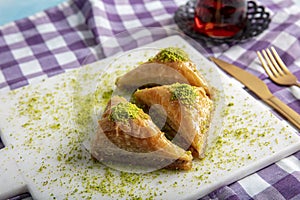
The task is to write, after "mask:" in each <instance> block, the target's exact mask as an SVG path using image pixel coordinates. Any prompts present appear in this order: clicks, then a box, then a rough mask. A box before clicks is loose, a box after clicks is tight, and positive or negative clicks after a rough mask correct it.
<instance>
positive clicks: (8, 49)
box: [0, 0, 300, 200]
mask: <svg viewBox="0 0 300 200" xmlns="http://www.w3.org/2000/svg"><path fill="white" fill-rule="evenodd" d="M257 2H258V3H259V4H262V5H264V6H265V7H266V8H267V9H268V11H269V12H270V13H271V16H272V21H271V24H270V26H269V29H268V30H266V31H264V32H263V33H262V34H260V35H259V36H257V37H255V38H253V39H250V40H249V41H247V42H245V43H242V44H238V45H234V46H228V45H220V46H204V48H205V50H206V56H211V55H213V56H216V57H219V58H221V59H224V60H227V61H229V62H231V63H234V64H236V65H238V66H240V67H242V68H244V69H246V70H247V71H249V72H251V73H253V74H255V75H256V76H258V77H259V78H261V79H263V80H264V81H265V82H266V83H267V84H268V86H269V88H270V90H271V91H272V92H273V93H274V95H275V96H277V97H278V98H279V99H281V100H282V101H283V102H285V103H286V104H288V105H289V106H290V107H291V108H293V109H294V110H296V111H297V112H298V113H300V101H299V100H297V99H296V98H295V97H294V96H293V95H292V94H291V92H290V90H289V88H287V87H281V86H278V85H275V84H274V83H272V82H271V81H270V80H269V79H268V77H267V75H266V74H265V73H264V71H263V69H262V68H261V66H260V64H259V63H258V62H259V61H258V59H257V57H256V51H257V50H261V49H263V48H266V47H269V46H271V45H272V46H274V47H275V48H276V49H277V50H278V52H279V54H280V55H281V57H282V58H283V60H284V62H285V63H286V64H287V65H288V66H289V69H290V70H291V71H292V72H293V73H294V74H295V75H296V76H297V77H298V78H299V79H300V8H299V7H297V5H294V4H293V2H292V1H290V0H265V1H257ZM185 3H186V0H185V1H182V0H162V1H152V0H123V1H121V0H102V1H100V0H74V1H68V2H65V3H63V4H60V5H59V6H57V7H54V8H51V9H48V10H45V11H43V12H40V13H38V14H36V15H34V16H30V17H28V18H25V19H21V20H18V21H15V22H12V23H9V24H7V25H5V26H2V27H0V69H1V70H0V92H6V91H8V90H13V89H16V88H20V87H23V86H25V85H28V84H31V83H33V82H39V81H40V80H42V79H45V78H47V77H50V76H55V75H57V74H60V73H63V72H65V71H67V70H69V69H73V68H78V67H80V66H82V64H83V63H85V58H86V57H87V56H88V55H91V54H95V49H97V55H95V57H94V58H93V59H94V60H95V59H99V58H104V57H106V56H109V55H111V54H112V53H113V52H114V49H115V48H122V49H126V48H127V47H128V45H132V46H131V47H134V46H138V45H139V43H138V42H137V43H136V44H126V43H122V42H120V41H116V42H115V43H113V44H107V43H106V41H107V40H109V39H112V38H114V37H115V36H116V34H119V33H121V32H123V31H126V30H131V29H133V28H137V27H168V28H171V29H175V30H176V29H178V28H177V26H176V24H175V23H174V20H173V15H174V12H175V11H176V10H177V8H178V7H179V6H180V5H183V4H185ZM163 36H164V35H163V34H157V35H154V36H153V35H152V37H153V38H155V37H157V38H159V37H163ZM136 39H137V41H139V39H140V40H141V38H136ZM93 59H92V60H89V61H93ZM0 147H1V145H0ZM203 199H276V200H277V199H300V152H297V153H295V154H294V155H291V156H289V157H288V158H286V159H283V160H281V161H279V162H277V163H274V164H272V165H270V166H268V167H266V168H264V169H262V170H260V171H258V172H256V173H255V174H253V175H250V176H248V177H246V178H244V179H242V180H240V181H237V182H235V183H233V184H231V185H228V186H224V187H222V188H220V189H218V190H216V191H214V192H212V193H211V194H209V195H207V196H205V197H203Z"/></svg>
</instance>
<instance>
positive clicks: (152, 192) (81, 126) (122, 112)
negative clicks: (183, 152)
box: [3, 48, 290, 199]
mask: <svg viewBox="0 0 300 200" xmlns="http://www.w3.org/2000/svg"><path fill="white" fill-rule="evenodd" d="M178 52H179V53H178ZM178 55H180V56H178ZM173 56H174V57H173ZM158 57H159V59H162V60H163V61H169V60H173V61H176V60H178V59H180V60H182V59H183V60H185V58H186V56H182V52H181V50H179V49H174V48H167V49H165V50H163V51H162V52H161V53H160V54H159V56H158ZM115 69H116V71H115V73H109V74H108V73H107V74H105V76H104V77H106V78H104V79H103V78H102V79H101V80H100V79H99V77H98V74H95V73H92V72H91V71H92V70H91V69H90V68H88V67H86V68H85V73H86V74H85V75H84V81H83V82H84V84H86V85H89V84H90V83H89V81H91V80H92V82H93V83H95V81H96V82H99V83H101V87H99V88H98V89H97V90H96V91H95V92H94V93H89V94H86V95H82V94H81V91H82V90H84V89H82V87H81V85H82V81H81V82H78V79H73V78H70V77H72V73H71V75H70V74H68V76H62V77H63V78H61V82H60V83H58V84H57V85H56V86H55V89H54V90H53V89H51V90H49V91H46V92H45V93H40V92H39V91H41V88H40V86H34V85H32V86H29V87H24V88H21V94H25V95H21V96H19V97H18V96H16V94H18V91H12V92H10V93H9V95H7V98H6V99H3V102H5V101H6V102H11V101H12V100H17V103H16V106H15V107H14V110H13V112H12V114H11V115H10V117H8V120H9V121H11V122H14V121H15V116H21V117H26V118H27V119H28V120H27V121H26V122H24V123H23V124H21V126H22V128H23V130H24V131H23V132H22V133H9V135H10V137H14V138H15V140H18V138H19V137H20V134H23V135H24V134H25V133H26V134H25V136H24V137H25V139H26V140H25V141H24V143H20V144H16V145H12V147H11V148H16V149H27V150H28V151H34V152H36V153H38V154H41V153H43V148H45V147H44V146H41V144H44V145H46V144H48V143H47V142H46V143H45V141H44V140H48V139H51V138H53V139H55V142H56V143H57V142H59V143H60V144H59V147H58V148H57V149H52V150H51V151H53V152H56V153H54V155H55V154H56V157H54V158H53V157H52V156H51V155H44V154H43V155H42V156H43V158H42V159H41V160H39V161H38V162H35V165H40V167H39V168H38V170H37V172H38V173H41V174H39V176H40V177H42V178H43V180H44V182H43V183H42V184H41V183H40V182H39V180H40V179H35V177H31V178H32V179H33V181H34V182H35V183H36V184H37V185H41V187H38V189H39V190H41V191H42V192H43V190H45V187H47V188H48V189H49V188H53V187H54V185H58V186H59V187H61V188H64V190H65V191H66V192H67V191H69V192H67V193H66V194H65V198H64V199H92V198H93V196H94V194H97V193H100V194H103V195H107V196H110V197H116V195H117V196H119V197H120V198H126V199H154V198H159V196H161V195H163V193H164V192H166V191H167V190H168V189H169V188H170V187H175V188H176V189H179V188H181V187H187V185H186V184H190V183H187V182H186V178H187V177H186V176H187V175H188V174H189V173H183V172H180V171H169V170H159V171H155V172H151V173H147V174H142V175H141V174H134V173H127V172H119V171H115V170H114V169H111V168H108V167H105V166H103V165H101V164H99V163H98V162H95V161H93V160H92V159H91V158H90V155H88V153H87V152H85V151H83V150H82V142H83V141H84V140H85V139H86V133H87V131H88V129H89V128H87V127H88V124H89V122H90V121H92V117H91V116H92V115H93V110H94V108H95V107H96V108H102V109H103V108H104V107H105V105H106V104H107V102H108V101H109V98H110V97H111V95H112V88H113V84H112V81H111V80H115V79H116V78H117V77H118V76H119V75H120V74H122V73H124V66H115ZM126 69H127V70H128V68H126ZM68 85H71V87H73V88H75V91H77V92H76V93H75V94H66V95H69V96H67V97H63V98H61V99H60V100H59V101H57V99H58V98H60V97H61V96H62V95H59V91H61V90H62V89H64V90H67V86H68ZM43 90H45V89H43ZM32 91H34V92H32ZM173 93H174V97H176V98H179V99H183V101H186V103H191V101H192V100H193V99H194V98H195V94H194V93H193V89H191V88H189V87H188V86H185V85H174V86H173ZM16 98H17V99H16ZM72 98H73V99H74V102H73V104H74V105H72V103H71V104H70V101H69V99H72ZM225 98H226V101H227V102H228V101H229V102H230V103H228V106H227V107H226V108H225V109H224V111H223V115H224V116H223V117H224V122H225V121H226V124H223V127H224V129H223V131H222V132H221V133H218V134H219V136H218V137H217V139H216V141H215V143H214V144H213V145H211V146H209V147H208V149H207V151H206V157H205V158H204V159H203V160H201V161H197V162H196V161H195V163H194V164H195V165H194V167H193V170H192V172H193V175H192V176H191V177H193V178H191V177H190V176H189V181H190V182H191V183H196V184H197V185H199V187H201V185H202V184H207V183H210V182H208V180H209V179H211V175H212V174H214V173H220V171H221V172H222V173H226V171H231V170H232V169H235V168H240V167H242V166H244V165H245V163H249V162H252V161H253V160H256V159H257V158H256V157H253V156H252V155H251V154H249V152H247V151H246V150H245V148H244V147H245V146H255V147H256V149H257V151H260V150H262V149H266V148H269V151H270V152H269V154H271V153H272V152H273V149H272V147H269V142H264V139H265V138H269V137H273V138H275V142H276V143H278V139H277V135H276V136H275V135H274V133H273V128H271V126H269V124H268V122H266V123H261V122H260V121H258V120H253V119H256V118H257V113H253V112H252V111H251V110H250V109H248V105H247V104H246V102H247V101H244V107H243V109H242V110H239V112H238V113H239V115H233V114H230V113H232V111H233V110H234V109H235V108H234V102H235V100H234V97H232V96H228V97H227V96H226V97H225ZM74 107H75V108H76V109H77V115H75V116H74V115H72V114H67V115H68V116H67V117H66V116H65V115H62V114H61V113H63V114H65V113H73V112H74ZM127 107H129V108H130V109H126V108H127ZM124 108H125V109H124ZM115 111H116V112H115V115H113V117H112V118H114V119H116V120H119V119H123V118H124V116H125V118H127V117H129V118H130V117H136V116H137V115H139V113H140V111H139V110H138V109H137V108H136V107H134V106H132V105H130V104H127V105H125V104H122V105H120V106H119V107H116V108H115ZM117 111H118V112H117ZM240 113H242V115H241V114H240ZM47 116H48V117H49V116H50V117H53V120H52V122H48V120H45V119H44V118H45V117H47ZM262 116H265V115H262ZM72 117H73V121H75V122H76V124H77V127H75V128H74V127H70V126H69V125H68V123H67V122H66V120H69V119H72ZM41 122H42V123H41ZM12 124H15V123H12ZM39 124H40V125H39ZM237 124H238V125H239V127H238V128H234V127H236V125H237ZM249 124H251V125H252V126H251V128H249ZM217 130H219V129H218V128H217ZM257 130H264V132H263V134H262V133H261V131H257ZM53 133H59V135H61V136H60V137H61V140H59V141H57V139H56V137H54V136H55V135H56V134H53ZM214 134H216V133H214ZM277 134H278V133H277ZM280 134H283V135H285V137H286V139H287V138H288V137H290V136H289V135H288V134H286V133H285V128H283V129H282V130H281V131H280ZM66 142H67V143H66ZM49 148H51V146H49ZM24 159H25V158H22V157H19V160H18V162H24V161H25V160H24ZM49 159H50V160H53V159H54V160H56V161H57V162H58V164H55V165H53V164H51V162H49V161H48V160H49ZM245 160H250V161H248V162H247V161H245ZM54 163H55V162H54ZM83 163H84V164H83ZM53 168H55V169H56V170H57V171H58V172H60V174H61V175H60V176H59V177H55V176H53V172H52V169H53ZM161 175H163V177H164V179H163V180H161V179H159V177H160V176H161ZM174 176H178V178H177V179H176V181H175V182H172V181H171V182H170V181H169V179H168V177H170V178H172V179H173V178H174ZM148 181H152V182H153V183H155V184H156V185H157V188H152V187H150V186H148V184H147V183H148ZM70 183H77V184H78V187H75V188H74V185H73V184H70ZM79 185H80V187H79ZM158 188H160V189H159V190H160V192H158V191H157V189H158ZM48 191H49V190H48ZM50 196H51V197H52V199H56V197H55V195H54V194H50Z"/></svg>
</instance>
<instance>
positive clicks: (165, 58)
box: [149, 47, 190, 63]
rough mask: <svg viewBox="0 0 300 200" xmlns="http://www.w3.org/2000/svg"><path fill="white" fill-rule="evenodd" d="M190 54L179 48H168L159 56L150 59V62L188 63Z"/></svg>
mask: <svg viewBox="0 0 300 200" xmlns="http://www.w3.org/2000/svg"><path fill="white" fill-rule="evenodd" d="M189 60H190V59H189V56H188V54H187V53H186V52H185V51H183V50H182V49H180V48H177V47H168V48H165V49H162V50H161V51H160V52H159V53H158V54H156V55H155V56H154V57H153V58H150V59H149V61H150V62H152V61H158V62H163V63H165V62H180V61H181V62H186V61H189Z"/></svg>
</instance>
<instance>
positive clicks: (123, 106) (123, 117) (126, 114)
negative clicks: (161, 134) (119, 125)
mask: <svg viewBox="0 0 300 200" xmlns="http://www.w3.org/2000/svg"><path fill="white" fill-rule="evenodd" d="M138 117H141V118H142V119H148V118H149V116H148V115H147V114H145V113H144V112H143V110H142V109H140V108H138V107H137V106H136V105H135V104H132V103H130V102H126V103H119V104H118V105H116V106H114V107H112V111H111V115H110V119H111V120H112V121H114V122H126V121H128V119H136V118H138Z"/></svg>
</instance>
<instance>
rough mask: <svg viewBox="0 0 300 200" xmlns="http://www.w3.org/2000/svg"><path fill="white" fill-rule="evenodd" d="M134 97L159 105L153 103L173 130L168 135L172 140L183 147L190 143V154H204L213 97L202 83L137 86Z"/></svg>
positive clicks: (138, 100) (143, 102) (200, 156)
mask: <svg viewBox="0 0 300 200" xmlns="http://www.w3.org/2000/svg"><path fill="white" fill-rule="evenodd" d="M134 97H135V99H136V100H137V102H141V103H142V104H146V105H147V106H152V105H156V104H159V105H161V106H160V107H157V106H156V107H155V108H156V109H158V110H157V111H156V113H162V114H163V113H166V115H167V123H168V124H169V125H170V127H171V128H172V129H173V130H175V131H172V133H174V132H175V133H176V135H172V136H171V138H173V142H174V143H176V144H178V145H179V146H180V147H182V148H184V149H187V148H189V147H190V148H189V149H190V150H191V151H192V153H193V156H195V157H198V158H203V156H204V149H205V145H206V138H207V130H208V127H209V122H210V116H211V111H212V101H211V100H210V98H209V97H208V96H207V95H206V94H205V90H204V89H203V88H202V87H194V86H190V85H187V84H179V83H175V84H172V85H164V86H157V87H153V88H147V89H142V90H138V91H136V92H135V93H134ZM159 109H163V110H159Z"/></svg>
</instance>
